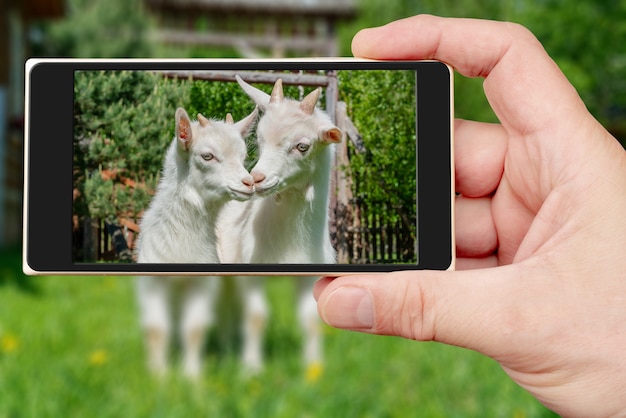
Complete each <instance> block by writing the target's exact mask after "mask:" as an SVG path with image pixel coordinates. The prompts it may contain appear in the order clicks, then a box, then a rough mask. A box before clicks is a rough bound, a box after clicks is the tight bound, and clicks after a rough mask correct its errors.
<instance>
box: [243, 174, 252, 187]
mask: <svg viewBox="0 0 626 418" xmlns="http://www.w3.org/2000/svg"><path fill="white" fill-rule="evenodd" d="M241 182H242V183H243V184H245V185H246V186H248V187H253V186H254V179H253V178H252V176H246V177H244V178H243V179H242V180H241Z"/></svg>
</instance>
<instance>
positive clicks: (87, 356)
mask: <svg viewBox="0 0 626 418" xmlns="http://www.w3.org/2000/svg"><path fill="white" fill-rule="evenodd" d="M418 13H432V14H437V15H442V16H458V17H476V18H484V19H496V20H508V21H514V22H517V23H521V24H523V25H525V26H527V27H528V28H529V29H531V30H532V31H533V32H534V33H535V35H536V36H537V37H538V38H539V39H540V41H541V42H542V43H543V44H544V46H545V48H546V50H547V51H548V53H549V54H550V55H551V56H552V57H553V58H554V59H555V61H556V62H557V63H558V65H559V66H560V67H561V69H562V70H563V71H564V72H565V74H566V75H567V76H568V78H569V79H570V81H571V82H572V83H573V84H574V86H575V87H576V88H577V90H578V92H579V94H580V95H581V97H582V98H583V100H584V101H585V103H586V104H587V106H588V108H589V110H590V111H591V112H592V114H593V115H594V116H595V117H596V118H598V119H599V120H600V121H601V122H602V123H603V124H604V126H606V127H607V128H608V129H609V131H611V133H612V134H613V135H615V136H616V137H617V138H618V139H619V140H620V141H621V142H622V144H625V143H626V142H625V141H626V47H625V46H624V42H623V41H624V39H626V2H624V1H595V0H539V1H538V0H535V1H531V0H504V1H501V0H455V1H452V0H422V1H413V0H301V1H296V0H258V1H254V0H1V1H0V417H23V416H24V417H26V416H37V417H40V416H60V415H64V416H168V417H169V416H341V417H346V416H359V417H361V416H372V417H374V416H376V417H378V416H385V417H387V416H477V417H478V416H481V417H485V416H494V417H504V416H511V417H536V416H550V415H551V414H550V413H549V412H548V411H547V410H546V409H545V408H543V407H542V406H541V405H539V404H538V403H537V402H536V401H535V400H533V399H532V398H531V397H530V396H528V395H527V394H526V393H525V392H524V391H523V390H522V389H520V388H519V387H517V386H515V385H514V384H512V383H511V382H510V381H509V379H508V378H507V377H506V376H505V375H504V373H503V372H502V370H501V369H500V368H499V366H498V365H497V364H496V363H494V362H493V361H491V360H490V359H486V358H483V357H481V356H479V355H477V354H475V353H471V352H468V351H466V350H461V349H458V348H454V347H443V346H437V345H434V344H416V343H412V342H410V341H402V340H400V339H396V338H385V337H371V336H362V335H358V334H354V333H349V332H341V331H336V330H333V329H330V328H324V330H325V334H326V342H325V344H326V346H325V352H326V361H325V364H324V367H323V369H320V370H301V369H300V367H301V366H300V349H299V344H300V335H299V330H298V329H297V326H296V322H297V321H296V320H295V319H294V318H293V317H294V312H295V308H294V306H293V304H294V303H295V302H294V301H293V298H292V297H291V296H290V290H289V286H288V284H289V279H285V278H278V279H276V280H275V281H273V282H272V283H271V284H270V286H269V288H268V293H269V297H270V300H271V303H272V314H271V315H272V317H271V319H270V326H269V329H268V335H267V338H266V341H265V351H266V352H267V356H268V360H267V368H266V370H265V371H264V372H263V373H262V374H261V375H259V376H256V377H253V378H250V377H245V376H242V375H241V374H240V373H239V369H238V361H237V354H236V353H234V352H230V351H229V350H228V349H226V350H225V349H223V348H215V347H213V348H212V346H211V344H209V347H208V349H207V358H208V359H209V361H208V362H207V366H206V371H205V374H204V377H203V379H202V381H201V382H200V384H198V385H190V384H189V383H188V382H185V381H184V380H183V379H182V378H179V377H177V376H172V377H171V379H168V380H167V381H165V382H163V381H161V382H159V381H155V380H153V379H151V378H150V376H147V374H146V371H145V362H144V358H143V343H142V339H141V335H140V333H139V329H138V326H137V325H138V324H137V320H136V308H135V300H134V295H133V286H132V280H130V279H129V278H118V277H90V278H86V277H44V278H31V277H25V276H23V274H22V273H21V260H20V251H21V250H20V245H21V242H20V240H21V231H22V225H21V219H22V217H21V211H22V179H23V173H22V170H23V119H24V93H23V92H24V62H25V60H26V59H27V58H29V57H81V58H101V57H102V58H108V57H146V58H147V57H154V58H191V57H296V56H335V55H339V56H350V42H351V38H352V36H353V35H354V33H356V31H358V30H359V29H361V28H363V27H369V26H377V25H382V24H385V23H387V22H389V21H392V20H395V19H398V18H402V17H408V16H411V15H414V14H418ZM455 90H456V97H455V106H456V116H457V117H462V118H468V119H476V120H482V121H494V122H495V121H496V118H495V116H494V115H493V113H492V111H491V110H490V108H489V106H488V103H487V101H486V100H485V98H484V95H483V93H482V81H481V80H477V79H467V78H464V77H461V76H458V75H457V76H456V79H455ZM51 140H55V139H54V134H53V133H51ZM50 167H51V169H54V163H53V162H51V165H50ZM51 222H54V220H51ZM233 351H234V350H233Z"/></svg>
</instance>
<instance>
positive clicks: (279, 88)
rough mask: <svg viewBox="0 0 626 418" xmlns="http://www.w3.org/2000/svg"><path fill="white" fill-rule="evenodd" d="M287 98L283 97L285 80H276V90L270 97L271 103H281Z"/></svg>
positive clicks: (274, 89)
mask: <svg viewBox="0 0 626 418" xmlns="http://www.w3.org/2000/svg"><path fill="white" fill-rule="evenodd" d="M284 98H285V96H284V95H283V80H282V79H281V78H279V79H278V80H276V83H275V84H274V88H273V89H272V94H271V95H270V103H280V102H282V101H283V99H284Z"/></svg>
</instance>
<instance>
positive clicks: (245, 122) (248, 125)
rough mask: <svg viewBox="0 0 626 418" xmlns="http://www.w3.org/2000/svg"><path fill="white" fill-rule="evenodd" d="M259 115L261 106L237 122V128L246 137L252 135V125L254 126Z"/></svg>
mask: <svg viewBox="0 0 626 418" xmlns="http://www.w3.org/2000/svg"><path fill="white" fill-rule="evenodd" d="M258 115H259V108H258V107H255V108H254V110H253V111H252V113H250V114H249V115H248V116H246V117H245V118H243V119H242V120H240V121H239V122H237V123H236V124H235V128H237V130H238V131H239V133H240V134H241V136H242V137H244V138H245V137H247V136H248V135H250V132H252V127H253V126H254V123H255V122H256V118H257V116H258Z"/></svg>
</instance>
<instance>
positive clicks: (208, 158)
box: [200, 152, 215, 161]
mask: <svg viewBox="0 0 626 418" xmlns="http://www.w3.org/2000/svg"><path fill="white" fill-rule="evenodd" d="M200 156H201V157H202V159H203V160H204V161H211V160H213V159H214V158H215V155H213V154H211V153H210V152H207V153H206V154H200Z"/></svg>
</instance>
